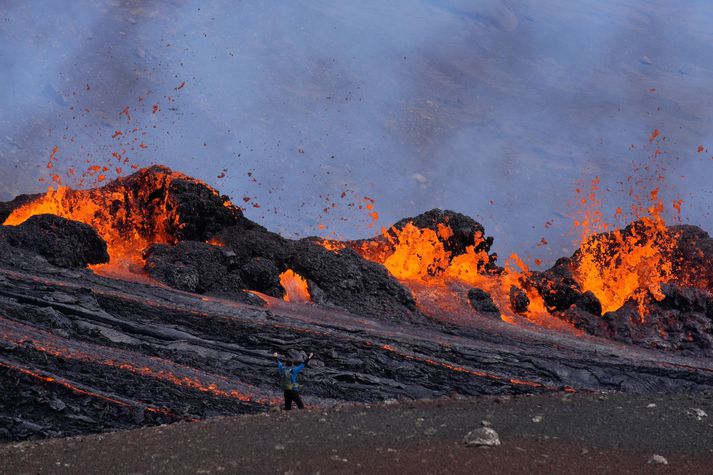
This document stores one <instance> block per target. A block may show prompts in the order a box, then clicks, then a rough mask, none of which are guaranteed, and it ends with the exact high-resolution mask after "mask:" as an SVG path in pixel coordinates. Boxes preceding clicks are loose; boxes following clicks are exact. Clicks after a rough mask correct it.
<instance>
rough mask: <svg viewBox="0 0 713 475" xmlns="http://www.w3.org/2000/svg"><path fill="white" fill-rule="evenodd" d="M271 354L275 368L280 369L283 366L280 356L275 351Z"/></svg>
mask: <svg viewBox="0 0 713 475" xmlns="http://www.w3.org/2000/svg"><path fill="white" fill-rule="evenodd" d="M272 356H274V357H275V361H277V369H278V370H279V371H282V368H283V366H282V361H280V356H279V355H278V354H277V352H275V353H273V354H272Z"/></svg>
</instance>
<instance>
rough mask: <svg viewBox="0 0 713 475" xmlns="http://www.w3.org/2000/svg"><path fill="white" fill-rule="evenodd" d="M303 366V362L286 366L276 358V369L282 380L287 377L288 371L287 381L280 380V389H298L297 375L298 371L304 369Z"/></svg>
mask: <svg viewBox="0 0 713 475" xmlns="http://www.w3.org/2000/svg"><path fill="white" fill-rule="evenodd" d="M304 367H305V364H304V363H300V364H298V365H297V366H293V367H292V368H288V367H286V366H285V365H283V364H282V361H280V360H279V359H278V360H277V371H278V372H279V373H280V376H281V378H282V380H285V379H287V373H289V383H287V382H286V381H282V380H281V384H282V389H285V390H292V391H297V390H298V389H299V385H298V384H297V375H298V374H300V371H302V370H303V369H304Z"/></svg>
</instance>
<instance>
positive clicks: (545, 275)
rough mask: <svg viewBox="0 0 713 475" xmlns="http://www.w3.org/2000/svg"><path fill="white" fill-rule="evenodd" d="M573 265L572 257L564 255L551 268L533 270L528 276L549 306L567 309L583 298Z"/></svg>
mask: <svg viewBox="0 0 713 475" xmlns="http://www.w3.org/2000/svg"><path fill="white" fill-rule="evenodd" d="M573 266H574V263H573V262H572V260H571V259H569V258H566V257H562V258H560V259H557V262H556V263H555V265H554V266H552V267H551V268H550V269H548V270H546V271H544V272H537V271H535V272H532V273H531V274H530V275H529V276H528V277H527V283H528V285H531V286H533V287H534V288H535V289H537V291H538V293H539V294H540V295H541V296H542V298H543V300H544V301H545V305H547V307H548V308H551V309H553V310H566V309H568V308H569V307H570V306H572V305H573V304H574V303H575V302H577V301H578V299H580V298H581V291H580V289H579V284H577V282H576V281H575V280H574V274H573V268H574V267H573Z"/></svg>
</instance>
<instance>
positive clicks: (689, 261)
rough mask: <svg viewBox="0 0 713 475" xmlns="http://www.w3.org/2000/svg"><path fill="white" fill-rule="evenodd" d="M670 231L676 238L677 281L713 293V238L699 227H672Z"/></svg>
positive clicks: (675, 263) (675, 269) (675, 264)
mask: <svg viewBox="0 0 713 475" xmlns="http://www.w3.org/2000/svg"><path fill="white" fill-rule="evenodd" d="M669 230H670V231H671V232H672V233H674V235H675V236H676V250H675V251H674V274H675V275H676V279H677V281H678V282H679V283H680V284H682V285H689V286H695V287H700V288H703V289H708V290H709V291H711V292H713V238H711V237H710V236H709V235H708V233H707V232H705V231H703V230H702V229H701V228H699V227H697V226H690V225H680V226H671V227H670V228H669Z"/></svg>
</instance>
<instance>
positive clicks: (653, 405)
mask: <svg viewBox="0 0 713 475" xmlns="http://www.w3.org/2000/svg"><path fill="white" fill-rule="evenodd" d="M646 407H647V408H649V409H653V408H654V407H656V404H654V403H653V402H652V403H651V404H649V405H648V406H646Z"/></svg>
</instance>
